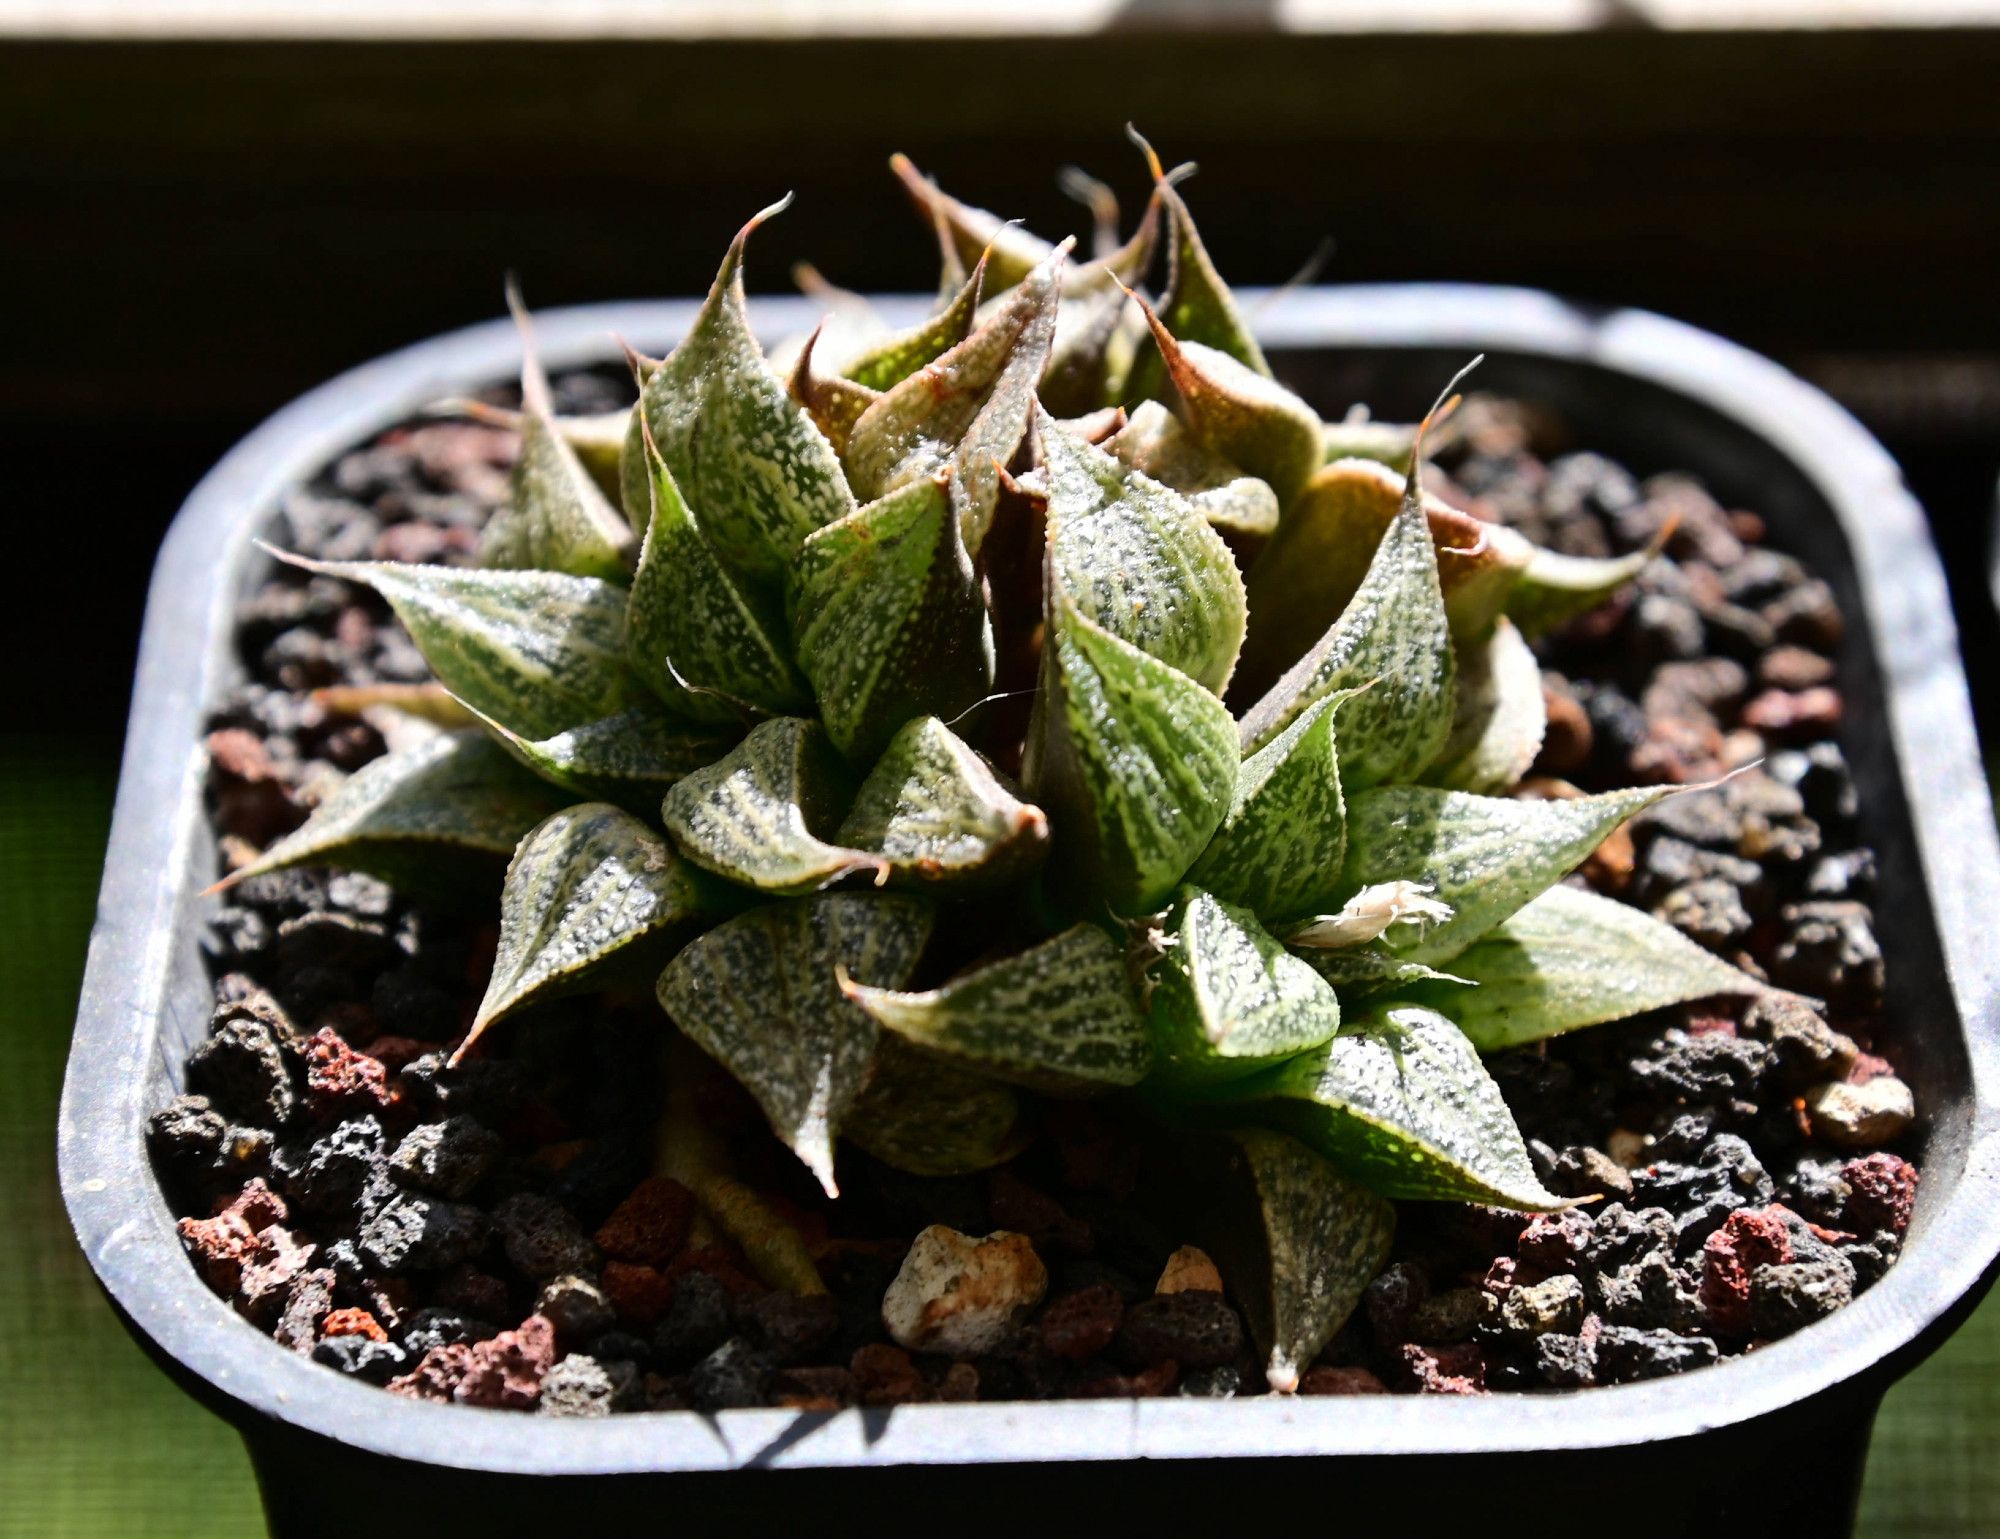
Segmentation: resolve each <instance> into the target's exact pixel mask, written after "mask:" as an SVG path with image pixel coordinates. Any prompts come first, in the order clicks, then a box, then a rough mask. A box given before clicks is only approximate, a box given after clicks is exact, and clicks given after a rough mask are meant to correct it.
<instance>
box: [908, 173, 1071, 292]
mask: <svg viewBox="0 0 2000 1539" xmlns="http://www.w3.org/2000/svg"><path fill="white" fill-rule="evenodd" d="M889 169H890V170H891V171H893V172H895V174H896V179H897V180H898V181H899V182H901V183H902V184H903V190H904V191H906V192H907V193H909V195H910V201H911V202H913V203H915V204H916V206H917V212H918V213H919V214H921V215H922V216H923V219H924V223H925V224H927V225H931V226H933V227H934V228H942V229H943V230H944V231H945V232H946V234H947V235H948V236H949V238H950V242H951V246H952V249H953V250H954V251H956V252H957V254H958V260H959V262H960V264H961V265H962V266H964V267H966V268H967V269H970V268H971V267H972V266H973V264H974V263H976V262H978V261H979V260H980V259H981V258H982V257H983V258H985V259H986V264H987V268H986V284H987V288H988V290H989V291H990V292H992V293H995V294H998V293H1000V292H1001V291H1002V290H1004V289H1011V288H1013V287H1014V285H1015V284H1017V283H1019V282H1021V281H1022V280H1023V279H1024V278H1026V277H1027V276H1028V274H1029V273H1030V272H1032V271H1033V270H1034V269H1035V268H1037V267H1039V266H1041V264H1042V263H1044V262H1046V261H1047V260H1048V259H1049V253H1050V252H1051V251H1053V250H1054V249H1055V248H1054V247H1052V246H1051V245H1050V244H1049V243H1048V242H1047V241H1045V240H1042V239H1040V238H1039V237H1037V236H1034V235H1031V234H1029V233H1028V231H1027V230H1025V229H1024V228H1022V227H1021V226H1020V225H1019V224H1017V223H1014V222H1012V221H1010V220H1002V219H1001V218H1000V216H999V215H998V214H989V213H988V212H987V211H986V210H985V209H983V208H974V207H972V206H971V205H970V204H967V203H961V202H959V201H958V199H956V198H954V197H952V196H951V195H950V194H949V193H945V192H941V191H939V190H938V185H937V183H936V182H934V181H932V180H931V179H930V178H929V177H927V176H925V175H924V174H923V173H922V172H921V171H919V170H918V169H917V168H916V167H915V166H914V165H913V164H911V162H910V157H909V156H907V155H901V154H898V155H891V156H890V157H889Z"/></svg>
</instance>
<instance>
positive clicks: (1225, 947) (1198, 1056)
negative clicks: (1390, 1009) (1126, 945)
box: [1149, 887, 1340, 1085]
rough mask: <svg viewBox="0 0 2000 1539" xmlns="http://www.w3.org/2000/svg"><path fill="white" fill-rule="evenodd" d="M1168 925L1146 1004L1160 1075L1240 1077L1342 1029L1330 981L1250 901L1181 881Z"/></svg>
mask: <svg viewBox="0 0 2000 1539" xmlns="http://www.w3.org/2000/svg"><path fill="white" fill-rule="evenodd" d="M1166 934H1167V947H1166V951H1165V954H1164V955H1163V956H1162V957H1161V958H1160V959H1159V961H1157V962H1156V963H1154V964H1153V967H1152V970H1151V973H1150V977H1151V978H1152V981H1153V997H1152V1000H1151V1003H1150V1006H1149V1013H1150V1016H1151V1020H1152V1030H1153V1042H1154V1046H1155V1048H1156V1049H1157V1050H1158V1053H1159V1057H1160V1077H1161V1078H1162V1079H1163V1080H1166V1081H1169V1082H1171V1083H1174V1084H1178V1085H1192V1084H1214V1083H1220V1082H1222V1081H1227V1080H1240V1079H1242V1078H1243V1077H1244V1076H1245V1075H1248V1074H1252V1073H1255V1072H1256V1071H1257V1070H1259V1069H1267V1068H1269V1067H1270V1066H1271V1065H1272V1064H1273V1063H1276V1062H1278V1061H1280V1060H1282V1059H1285V1058H1289V1057H1291V1056H1292V1055H1293V1054H1294V1053H1298V1052H1302V1051H1304V1050H1305V1049H1307V1048H1310V1047H1314V1046H1316V1045H1317V1044H1319V1043H1321V1042H1324V1041H1326V1040H1327V1038H1329V1037H1331V1036H1332V1035H1333V1034H1334V1033H1335V1032H1336V1031H1338V1030H1340V1001H1339V1000H1338V999H1336V998H1335V997H1334V993H1333V990H1332V989H1330V988H1328V987H1327V985H1326V983H1325V982H1324V981H1323V980H1322V979H1321V978H1320V976H1319V974H1318V973H1316V972H1314V971H1313V970H1312V969H1311V968H1310V967H1308V966H1307V965H1306V964H1305V963H1304V962H1301V961H1300V960H1299V959H1298V958H1297V957H1295V956H1293V955H1292V954H1291V953H1290V952H1288V951H1287V950H1285V948H1284V946H1283V945H1282V944H1280V943H1279V942H1278V940H1277V939H1276V938H1275V937H1273V936H1272V935H1271V934H1270V932H1268V931H1267V930H1265V928H1264V927H1263V926H1262V925H1261V924H1259V923H1258V922H1257V916H1256V915H1255V914H1253V913H1251V912H1250V910H1249V909H1247V908H1239V907H1237V906H1236V905H1235V904H1233V903H1224V902H1223V901H1222V900H1221V899H1219V898H1217V897H1215V896H1213V895H1212V894H1210V893H1206V892H1203V891H1201V890H1200V889H1199V888H1195V887H1188V888H1184V889H1182V892H1181V897H1180V901H1179V903H1177V904H1176V905H1175V907H1174V911H1173V912H1172V914H1170V915H1169V916H1168V919H1167V925H1166Z"/></svg>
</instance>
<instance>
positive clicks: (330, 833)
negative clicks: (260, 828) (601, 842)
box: [228, 729, 562, 886]
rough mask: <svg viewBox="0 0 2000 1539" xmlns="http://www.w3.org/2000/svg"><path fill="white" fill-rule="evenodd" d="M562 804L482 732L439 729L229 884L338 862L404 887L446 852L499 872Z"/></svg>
mask: <svg viewBox="0 0 2000 1539" xmlns="http://www.w3.org/2000/svg"><path fill="white" fill-rule="evenodd" d="M561 805H562V799H561V798H560V796H558V795H557V793H556V792H554V791H553V790H551V789H550V788H549V787H548V786H546V785H544V784H543V783H542V782H541V781H539V780H537V779H536V778H535V777H534V776H533V775H531V774H529V773H528V772H527V771H526V770H525V769H523V768H522V767H521V766H520V765H518V764H516V763H515V762H514V760H513V759H512V758H510V757H509V756H508V754H507V752H506V750H505V749H503V748H502V747H501V746H500V745H499V744H498V743H495V742H494V741H493V740H492V739H491V738H490V737H488V736H487V735H486V734H485V733H484V732H482V731H478V730H476V729H475V730H471V731H463V732H439V733H437V734H435V735H434V736H431V737H429V738H426V739H425V740H424V741H422V742H420V743H418V744H417V745H416V746H415V747H413V748H408V749H405V750H404V751H403V752H401V753H392V754H388V755H385V756H384V757H382V758H380V759H376V760H373V761H372V762H370V763H368V764H364V765H362V766H361V768H360V769H358V770H356V771H355V772H354V773H353V774H352V775H350V776H348V777H347V779H346V780H344V781H342V782H341V783H340V785H339V786H338V787H337V788H336V789H335V790H334V792H333V794H332V795H330V796H328V797H327V798H326V800H325V801H323V802H321V803H320V804H319V806H318V807H316V808H314V809H313V814H312V816H311V817H309V818H308V819H306V822H305V825H304V826H303V827H301V828H298V829H296V830H294V831H293V832H291V833H289V834H287V835H285V837H284V838H282V839H280V840H278V841H277V842H276V843H274V844H273V845H272V846H271V847H270V848H269V849H267V850H266V851H264V853H263V854H262V855H260V856H259V857H258V858H257V859H256V861H254V862H253V863H252V864H250V865H248V866H245V867H244V868H243V869H242V870H240V871H237V872H235V873H233V874H232V875H231V876H230V877H229V879H228V882H229V885H231V886H233V885H235V884H236V883H237V882H241V881H246V880H248V879H249V878H250V877H253V876H258V875H261V874H262V873H264V872H266V871H276V870H279V869H281V868H283V867H286V866H309V865H338V866H350V867H353V868H354V869H356V870H360V871H371V872H374V873H375V874H376V875H378V876H381V877H383V878H384V879H385V880H388V881H394V882H399V883H406V882H408V881H409V879H410V878H411V877H413V876H415V875H417V874H419V873H420V872H421V871H422V870H423V869H424V867H426V866H436V865H438V863H439V861H440V858H441V857H450V856H452V855H453V854H458V855H465V856H471V857H473V858H474V859H475V860H477V861H478V862H479V863H482V864H490V865H492V866H495V867H497V866H498V865H499V863H500V862H502V861H504V860H505V859H506V858H507V857H508V856H510V855H511V854H512V853H513V851H514V847H515V846H516V845H517V844H519V843H520V842H521V839H522V837H523V836H524V835H526V833H527V832H528V830H529V829H531V828H533V827H534V826H535V825H536V824H537V823H539V822H541V821H542V819H543V818H545V817H547V816H548V815H549V814H550V813H552V812H554V811H555V810H556V808H557V807H559V806H561ZM447 863H448V861H447ZM461 874H462V873H461Z"/></svg>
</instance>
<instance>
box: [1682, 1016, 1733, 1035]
mask: <svg viewBox="0 0 2000 1539" xmlns="http://www.w3.org/2000/svg"><path fill="white" fill-rule="evenodd" d="M1687 1030H1688V1035H1689V1036H1691V1037H1733V1036H1736V1035H1737V1030H1736V1023H1735V1022H1734V1021H1732V1020H1731V1019H1730V1018H1729V1017H1728V1016H1726V1015H1705V1014H1699V1013H1696V1012H1693V1011H1690V1012H1689V1013H1688V1018H1687Z"/></svg>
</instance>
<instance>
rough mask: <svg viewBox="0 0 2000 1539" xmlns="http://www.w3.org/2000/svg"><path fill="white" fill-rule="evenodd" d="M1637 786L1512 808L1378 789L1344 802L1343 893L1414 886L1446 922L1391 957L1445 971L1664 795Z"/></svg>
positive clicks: (1429, 791)
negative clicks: (1442, 909)
mask: <svg viewBox="0 0 2000 1539" xmlns="http://www.w3.org/2000/svg"><path fill="white" fill-rule="evenodd" d="M1675 789H1676V788H1674V787H1671V786H1640V787H1636V788H1634V789H1632V790H1628V791H1607V792H1605V793H1604V794H1603V795H1601V796H1579V797H1576V798H1574V799H1572V800H1570V801H1514V800H1510V799H1508V798H1506V797H1498V796H1475V795H1473V794H1472V793H1470V792H1467V791H1443V790H1439V789H1437V788H1436V787H1434V786H1377V787H1375V788H1374V789H1373V790H1369V791H1359V792H1356V793H1355V794H1354V795H1352V796H1350V797H1348V799H1347V864H1346V867H1345V869H1344V870H1343V872H1342V876H1341V885H1342V888H1343V889H1344V890H1345V891H1346V892H1349V893H1353V892H1359V891H1360V890H1361V889H1362V888H1364V887H1373V886H1376V885H1378V884H1381V883H1385V882H1413V883H1421V884H1424V885H1425V886H1427V887H1428V888H1429V889H1430V892H1431V896H1433V897H1434V898H1435V899H1436V900H1437V901H1438V902H1440V903H1444V904H1446V905H1448V906H1449V907H1450V908H1451V910H1452V915H1451V918H1449V919H1447V920H1445V921H1444V922H1443V923H1441V924H1438V925H1436V926H1434V927H1432V928H1430V929H1428V930H1426V931H1424V932H1423V934H1422V935H1421V937H1420V938H1418V939H1416V940H1414V941H1410V942H1407V943H1406V942H1403V941H1401V940H1398V941H1397V942H1396V943H1395V944H1394V948H1393V949H1394V950H1395V951H1396V952H1397V953H1398V954H1399V955H1400V956H1403V957H1405V958H1406V959H1408V960H1410V961H1413V962H1449V961H1450V960H1451V959H1452V958H1453V957H1455V956H1457V955H1458V954H1459V953H1460V952H1461V951H1463V950H1464V949H1465V948H1466V947H1467V946H1469V945H1471V944H1472V943H1473V942H1474V941H1476V940H1477V939H1479V937H1480V936H1482V935H1484V934H1485V933H1486V932H1487V931H1488V930H1490V929H1492V928H1493V927H1494V926H1495V925H1497V924H1499V923H1500V921H1501V920H1503V919H1505V918H1507V917H1508V916H1509V915H1510V914H1513V913H1514V912H1515V911H1517V910H1518V909H1520V908H1522V907H1524V906H1525V905H1526V904H1527V903H1528V902H1529V900H1530V899H1532V898H1535V897H1538V896H1539V895H1540V894H1541V893H1543V892H1545V891H1547V890H1548V889H1549V888H1551V887H1553V886H1554V885H1555V884H1556V883H1557V882H1559V881H1561V880H1562V879H1563V878H1564V877H1565V876H1567V875H1569V873H1570V872H1571V871H1573V870H1575V869H1576V868H1577V867H1578V866H1579V865H1581V864H1582V863H1583V862H1584V861H1585V860H1586V859H1588V858H1589V856H1590V852H1591V851H1592V850H1594V849H1596V848H1597V847H1598V845H1600V844H1602V843H1603V842H1604V840H1605V838H1606V837H1607V836H1608V835H1609V834H1610V833H1611V831H1612V830H1613V829H1615V828H1616V827H1617V826H1618V825H1619V824H1620V823H1623V822H1624V821H1625V820H1626V819H1627V818H1629V817H1631V816H1632V815H1633V814H1634V813H1636V812H1642V811H1644V810H1645V809H1646V808H1648V807H1650V806H1652V805H1653V803H1654V802H1657V801H1659V800H1660V799H1661V798H1662V797H1666V796H1670V795H1672V794H1673V792H1674V790H1675Z"/></svg>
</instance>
